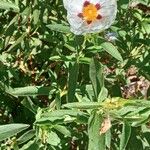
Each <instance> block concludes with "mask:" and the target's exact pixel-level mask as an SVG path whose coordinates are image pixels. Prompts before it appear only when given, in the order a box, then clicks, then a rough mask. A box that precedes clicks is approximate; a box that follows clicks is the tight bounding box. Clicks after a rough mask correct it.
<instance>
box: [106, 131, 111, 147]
mask: <svg viewBox="0 0 150 150" xmlns="http://www.w3.org/2000/svg"><path fill="white" fill-rule="evenodd" d="M105 144H106V146H107V147H108V148H109V149H111V130H110V129H109V130H108V131H107V132H106V133H105Z"/></svg>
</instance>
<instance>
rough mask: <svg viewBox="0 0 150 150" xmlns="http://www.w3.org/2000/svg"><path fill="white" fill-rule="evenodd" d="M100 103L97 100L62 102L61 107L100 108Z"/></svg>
mask: <svg viewBox="0 0 150 150" xmlns="http://www.w3.org/2000/svg"><path fill="white" fill-rule="evenodd" d="M101 106H102V105H101V104H100V103H97V102H74V103H67V104H64V105H63V107H67V108H77V109H96V108H100V107H101Z"/></svg>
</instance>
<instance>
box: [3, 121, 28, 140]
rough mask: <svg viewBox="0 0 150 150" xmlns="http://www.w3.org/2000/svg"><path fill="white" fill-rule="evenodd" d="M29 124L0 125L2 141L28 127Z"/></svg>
mask: <svg viewBox="0 0 150 150" xmlns="http://www.w3.org/2000/svg"><path fill="white" fill-rule="evenodd" d="M28 127H29V125H28V124H7V125H1V126H0V141H2V140H5V139H6V138H9V137H11V136H14V135H15V134H17V133H19V132H21V131H23V130H25V129H27V128H28Z"/></svg>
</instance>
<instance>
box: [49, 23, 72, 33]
mask: <svg viewBox="0 0 150 150" xmlns="http://www.w3.org/2000/svg"><path fill="white" fill-rule="evenodd" d="M47 27H48V28H49V29H51V30H54V31H58V32H62V33H70V28H69V26H64V25H62V24H50V25H47Z"/></svg>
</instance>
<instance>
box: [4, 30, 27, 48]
mask: <svg viewBox="0 0 150 150" xmlns="http://www.w3.org/2000/svg"><path fill="white" fill-rule="evenodd" d="M26 36H27V33H26V32H25V33H23V34H22V35H21V36H20V37H19V38H18V39H17V40H16V41H15V43H13V44H12V45H11V46H10V47H9V48H8V50H7V51H10V50H12V49H13V48H14V47H15V46H17V45H18V44H20V43H21V42H22V41H23V39H24V38H25V37H26Z"/></svg>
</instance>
